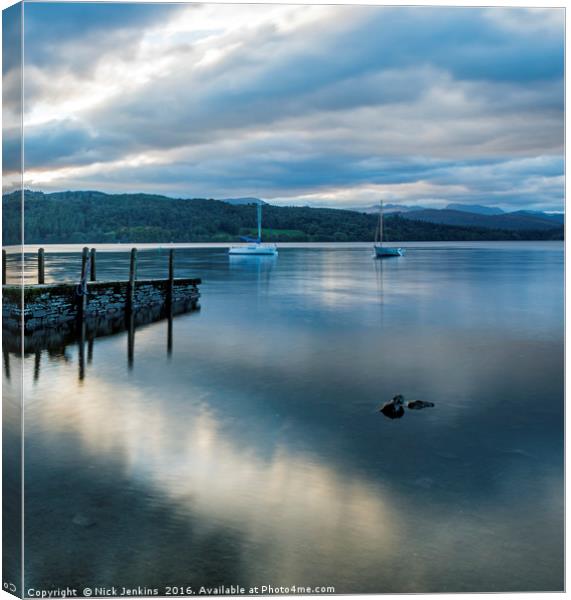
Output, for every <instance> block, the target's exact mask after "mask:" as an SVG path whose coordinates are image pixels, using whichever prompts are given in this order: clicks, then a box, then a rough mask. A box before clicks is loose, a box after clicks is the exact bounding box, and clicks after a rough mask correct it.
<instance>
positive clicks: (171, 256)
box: [167, 248, 174, 307]
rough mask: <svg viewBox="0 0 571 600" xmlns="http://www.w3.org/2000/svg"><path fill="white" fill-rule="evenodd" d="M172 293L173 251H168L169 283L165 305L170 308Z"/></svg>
mask: <svg viewBox="0 0 571 600" xmlns="http://www.w3.org/2000/svg"><path fill="white" fill-rule="evenodd" d="M173 291H174V249H173V248H171V250H169V283H168V288H167V304H168V306H169V307H172V299H173Z"/></svg>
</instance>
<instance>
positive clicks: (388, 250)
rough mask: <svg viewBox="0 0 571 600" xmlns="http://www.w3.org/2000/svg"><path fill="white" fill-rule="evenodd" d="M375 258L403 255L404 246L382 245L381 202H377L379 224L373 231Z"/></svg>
mask: <svg viewBox="0 0 571 600" xmlns="http://www.w3.org/2000/svg"><path fill="white" fill-rule="evenodd" d="M374 248H375V258H390V257H391V256H404V252H405V251H404V248H398V247H392V246H385V245H383V202H382V200H381V203H380V204H379V224H378V226H377V229H376V231H375V243H374Z"/></svg>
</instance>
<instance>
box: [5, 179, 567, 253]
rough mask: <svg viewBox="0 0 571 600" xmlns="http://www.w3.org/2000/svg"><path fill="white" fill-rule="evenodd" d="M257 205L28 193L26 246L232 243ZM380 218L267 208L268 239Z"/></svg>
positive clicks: (486, 232)
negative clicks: (56, 244) (53, 244)
mask: <svg viewBox="0 0 571 600" xmlns="http://www.w3.org/2000/svg"><path fill="white" fill-rule="evenodd" d="M20 209H21V207H20V193H19V192H12V193H10V194H5V195H4V196H3V203H2V212H3V228H2V229H3V231H2V233H3V240H4V242H3V243H4V244H5V245H9V244H17V243H19V241H20V223H21V218H20ZM384 223H385V227H384V232H385V239H387V240H388V241H395V242H401V241H462V240H468V241H472V240H560V239H563V227H554V228H553V229H548V230H543V231H507V230H499V229H487V228H481V227H480V228H479V227H458V226H450V225H440V224H435V223H428V222H423V221H414V220H410V219H405V218H403V217H401V216H400V215H398V214H391V215H386V217H385V219H384ZM256 224H257V222H256V207H255V205H234V204H228V203H226V202H222V201H218V200H211V199H203V198H197V199H173V198H167V197H164V196H157V195H150V194H103V193H101V192H58V193H52V194H44V193H42V192H32V191H26V192H25V198H24V236H25V242H26V243H28V244H49V243H115V242H123V243H137V242H138V243H144V242H149V243H153V242H154V243H168V242H235V241H238V240H239V238H240V236H243V235H254V234H255V233H256ZM376 226H377V216H376V215H372V214H365V213H359V212H354V211H350V210H338V209H331V208H310V207H293V206H292V207H283V206H272V205H265V206H264V211H263V238H264V240H265V241H268V242H353V241H359V242H367V241H372V240H373V238H374V233H375V228H376Z"/></svg>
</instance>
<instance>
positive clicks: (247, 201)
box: [220, 198, 267, 206]
mask: <svg viewBox="0 0 571 600" xmlns="http://www.w3.org/2000/svg"><path fill="white" fill-rule="evenodd" d="M220 202H226V204H234V205H235V206H240V205H242V204H267V202H265V201H264V200H262V199H260V198H220Z"/></svg>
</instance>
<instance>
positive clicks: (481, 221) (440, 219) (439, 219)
mask: <svg viewBox="0 0 571 600" xmlns="http://www.w3.org/2000/svg"><path fill="white" fill-rule="evenodd" d="M402 217H403V218H404V219H412V220H415V221H426V222H428V223H438V224H440V225H453V226H456V227H484V228H486V229H503V230H506V231H529V230H532V229H533V230H538V231H539V230H545V229H552V228H553V227H558V226H561V225H562V224H563V215H548V214H546V213H541V212H536V213H532V212H528V211H516V212H510V213H503V212H502V213H495V214H482V213H473V212H468V211H465V210H450V209H448V208H445V209H442V210H437V209H429V208H426V209H423V210H415V211H409V212H405V213H402Z"/></svg>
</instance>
